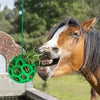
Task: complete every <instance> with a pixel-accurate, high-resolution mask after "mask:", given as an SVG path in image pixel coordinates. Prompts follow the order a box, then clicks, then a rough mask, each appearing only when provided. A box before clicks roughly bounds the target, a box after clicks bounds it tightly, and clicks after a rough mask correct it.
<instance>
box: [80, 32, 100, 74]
mask: <svg viewBox="0 0 100 100" xmlns="http://www.w3.org/2000/svg"><path fill="white" fill-rule="evenodd" d="M84 52H85V53H84V54H85V55H84V64H83V66H82V68H81V71H82V72H83V73H86V72H89V71H92V72H93V73H94V72H95V70H96V69H97V68H98V67H99V66H100V32H98V31H96V30H90V31H89V32H87V37H86V39H85V51H84Z"/></svg>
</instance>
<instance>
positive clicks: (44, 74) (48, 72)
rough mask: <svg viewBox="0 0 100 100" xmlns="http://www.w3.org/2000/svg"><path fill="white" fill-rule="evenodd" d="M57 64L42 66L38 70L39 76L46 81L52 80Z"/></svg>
mask: <svg viewBox="0 0 100 100" xmlns="http://www.w3.org/2000/svg"><path fill="white" fill-rule="evenodd" d="M56 66H57V65H56V64H55V65H52V66H41V67H39V68H38V75H39V76H40V77H41V78H42V79H43V80H44V81H47V80H49V79H50V78H51V76H52V74H53V72H54V70H55V68H56Z"/></svg>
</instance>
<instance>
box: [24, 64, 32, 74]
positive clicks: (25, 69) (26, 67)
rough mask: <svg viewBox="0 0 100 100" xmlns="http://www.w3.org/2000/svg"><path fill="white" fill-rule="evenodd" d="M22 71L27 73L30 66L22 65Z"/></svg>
mask: <svg viewBox="0 0 100 100" xmlns="http://www.w3.org/2000/svg"><path fill="white" fill-rule="evenodd" d="M23 71H24V72H25V73H29V72H30V71H31V68H30V67H28V66H24V67H23Z"/></svg>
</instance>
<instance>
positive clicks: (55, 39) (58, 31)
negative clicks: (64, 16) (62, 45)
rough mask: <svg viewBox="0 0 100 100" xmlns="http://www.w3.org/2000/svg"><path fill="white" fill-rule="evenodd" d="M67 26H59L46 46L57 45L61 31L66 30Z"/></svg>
mask: <svg viewBox="0 0 100 100" xmlns="http://www.w3.org/2000/svg"><path fill="white" fill-rule="evenodd" d="M66 28H67V26H66V25H64V26H62V27H61V28H59V29H58V30H57V31H56V33H55V34H54V36H53V37H52V38H51V40H49V41H48V42H46V43H45V44H44V46H46V47H56V46H57V40H58V38H59V35H60V34H61V32H62V31H63V30H65V29H66Z"/></svg>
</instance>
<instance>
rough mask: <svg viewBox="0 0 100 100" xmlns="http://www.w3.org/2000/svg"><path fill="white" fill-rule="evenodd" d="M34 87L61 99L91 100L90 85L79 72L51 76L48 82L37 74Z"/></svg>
mask: <svg viewBox="0 0 100 100" xmlns="http://www.w3.org/2000/svg"><path fill="white" fill-rule="evenodd" d="M34 87H35V88H37V89H39V90H41V91H43V92H45V93H47V94H49V95H52V96H54V97H56V98H58V99H59V100H90V85H89V84H88V83H87V81H86V80H85V79H84V78H83V77H82V76H80V75H78V74H73V75H66V76H62V77H55V78H51V79H50V80H49V81H47V82H44V81H43V80H41V79H40V77H39V76H38V75H36V77H35V79H34Z"/></svg>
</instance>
